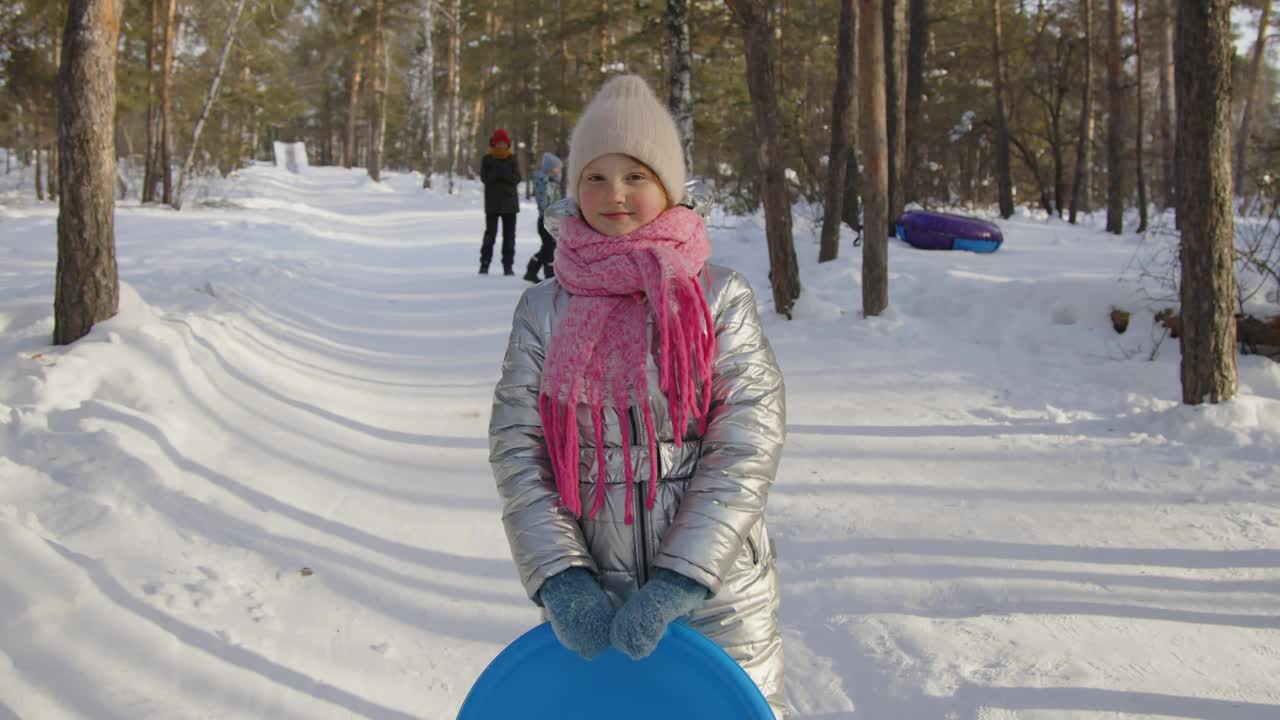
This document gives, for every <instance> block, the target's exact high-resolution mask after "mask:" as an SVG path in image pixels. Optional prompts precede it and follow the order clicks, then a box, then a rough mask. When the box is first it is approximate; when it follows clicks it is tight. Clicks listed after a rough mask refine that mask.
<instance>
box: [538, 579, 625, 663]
mask: <svg viewBox="0 0 1280 720" xmlns="http://www.w3.org/2000/svg"><path fill="white" fill-rule="evenodd" d="M538 597H539V598H540V599H541V600H542V604H543V606H544V607H546V609H547V619H549V620H550V621H551V629H552V630H554V631H555V633H556V637H557V638H558V639H559V640H560V644H561V645H564V646H565V647H566V648H568V649H569V650H572V651H574V652H576V653H578V654H579V655H581V656H582V657H584V658H586V659H587V660H591V659H593V658H595V657H596V656H598V655H599V654H600V653H602V652H604V651H605V650H607V649H608V648H609V627H610V625H611V624H612V623H613V614H614V609H613V603H611V602H609V596H608V595H607V594H605V591H604V590H603V589H602V588H601V587H600V583H599V582H598V581H597V580H596V578H595V576H594V575H592V574H591V572H590V571H589V570H584V569H583V568H569V569H568V570H565V571H564V572H561V573H557V574H555V575H552V576H551V577H549V578H547V580H546V582H544V583H542V589H541V590H539V591H538Z"/></svg>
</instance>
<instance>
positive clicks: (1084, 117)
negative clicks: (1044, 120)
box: [1068, 0, 1093, 225]
mask: <svg viewBox="0 0 1280 720" xmlns="http://www.w3.org/2000/svg"><path fill="white" fill-rule="evenodd" d="M1080 14H1081V16H1082V18H1081V21H1080V22H1081V24H1082V25H1084V72H1082V73H1081V83H1080V85H1081V93H1080V137H1079V141H1078V143H1079V144H1077V145H1076V172H1075V180H1074V181H1073V182H1072V184H1071V212H1070V213H1069V218H1068V219H1069V221H1070V222H1071V224H1072V225H1074V224H1075V222H1076V215H1077V214H1078V213H1080V212H1082V211H1083V212H1089V211H1090V210H1091V209H1092V207H1093V206H1092V203H1091V201H1090V195H1089V186H1090V184H1091V182H1092V180H1091V179H1090V176H1091V175H1092V171H1091V168H1092V166H1093V92H1092V90H1093V2H1092V0H1080Z"/></svg>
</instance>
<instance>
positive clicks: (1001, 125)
mask: <svg viewBox="0 0 1280 720" xmlns="http://www.w3.org/2000/svg"><path fill="white" fill-rule="evenodd" d="M1001 14H1002V13H1001V9H1000V0H991V62H992V65H993V68H992V72H993V74H994V76H995V126H996V128H995V129H996V187H997V189H998V192H999V194H1000V197H999V200H1000V217H1002V218H1009V217H1012V216H1013V174H1012V172H1013V171H1012V169H1011V168H1010V167H1009V125H1008V120H1007V118H1006V115H1005V107H1004V86H1005V82H1004V50H1003V48H1002V40H1003V38H1002V34H1003V32H1002V27H1003V24H1002V23H1001V17H1000V16H1001Z"/></svg>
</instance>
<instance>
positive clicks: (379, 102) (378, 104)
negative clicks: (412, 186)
mask: <svg viewBox="0 0 1280 720" xmlns="http://www.w3.org/2000/svg"><path fill="white" fill-rule="evenodd" d="M370 59H371V60H372V61H373V68H372V70H373V88H372V92H370V93H369V157H368V165H366V170H368V172H369V177H371V178H373V181H374V182H380V181H381V180H382V138H383V136H384V135H385V133H386V129H387V91H386V76H387V58H386V51H385V49H384V45H383V37H382V0H373V48H372V51H371V52H370Z"/></svg>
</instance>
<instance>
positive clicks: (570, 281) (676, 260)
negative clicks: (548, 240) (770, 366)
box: [538, 206, 716, 525]
mask: <svg viewBox="0 0 1280 720" xmlns="http://www.w3.org/2000/svg"><path fill="white" fill-rule="evenodd" d="M710 255H711V240H710V238H708V237H707V228H706V225H704V224H703V222H702V218H701V217H699V216H698V214H697V213H695V212H693V211H692V210H689V209H688V208H684V207H679V206H677V207H674V208H671V209H670V210H667V211H666V212H664V213H663V214H661V215H659V216H658V217H657V218H656V219H655V220H653V222H650V223H649V224H648V225H645V226H644V227H642V228H640V229H638V230H636V231H634V232H632V233H630V234H627V235H623V236H621V237H610V236H607V235H603V234H601V233H598V232H596V231H595V230H593V229H592V228H591V226H589V225H587V223H586V222H584V221H582V220H580V219H578V218H566V219H564V220H563V221H561V223H560V244H559V246H558V247H557V248H556V280H557V281H559V283H560V285H561V286H563V287H564V288H565V289H566V290H568V291H569V293H570V294H571V297H570V298H569V304H568V307H566V308H565V311H564V314H563V316H562V317H561V318H560V320H559V322H558V323H557V324H556V326H555V328H554V329H553V331H552V334H551V340H550V343H549V347H548V348H547V359H546V363H545V365H544V366H543V369H542V387H541V389H540V393H539V399H538V409H539V412H540V414H541V416H542V427H543V429H544V432H545V435H546V443H547V452H548V453H549V454H550V456H551V467H552V470H553V472H554V473H555V478H556V488H557V489H558V490H559V491H560V498H561V500H562V502H564V505H565V507H567V508H569V510H570V511H572V512H573V514H574V515H576V516H578V517H581V516H582V499H581V497H579V494H578V459H579V446H578V421H577V414H578V413H577V410H578V407H579V406H583V405H585V406H587V407H589V408H590V410H591V421H592V426H593V429H594V434H595V446H596V458H597V459H598V461H599V468H600V469H599V477H598V479H597V482H598V483H599V487H598V491H597V492H596V497H595V502H594V504H593V505H592V507H591V510H590V512H589V513H588V517H595V514H596V513H597V512H598V511H599V510H600V506H601V505H602V504H603V503H604V496H605V477H606V473H605V450H604V447H605V446H604V409H605V408H611V409H612V410H613V411H614V412H615V413H616V414H617V416H618V421H619V423H620V426H621V428H622V464H623V466H624V467H625V468H626V482H627V505H626V518H625V521H626V523H627V524H628V525H629V524H631V521H632V512H631V507H632V502H633V499H632V494H633V492H634V490H633V485H634V482H635V478H634V477H633V473H632V470H631V446H630V437H631V423H630V421H629V418H628V415H629V413H628V408H630V407H632V406H636V407H638V408H640V410H641V411H642V413H643V416H644V424H645V430H646V432H647V436H648V437H647V442H648V446H649V477H650V478H651V479H652V480H653V482H651V483H650V484H649V492H648V497H647V499H646V506H647V507H648V508H650V509H652V508H653V503H654V498H655V497H656V495H655V492H656V488H657V480H658V448H657V437H656V431H655V430H654V423H653V411H652V409H651V408H650V405H649V393H648V375H647V374H646V371H645V368H646V362H647V359H648V357H649V337H648V333H647V332H646V331H647V329H648V317H649V314H650V313H652V315H653V318H654V332H655V333H656V334H657V336H658V337H657V339H658V348H656V352H655V354H654V362H655V363H656V364H657V366H658V386H659V388H660V389H661V390H662V392H663V394H664V395H666V398H667V406H668V409H669V411H670V417H671V425H672V427H673V428H674V429H675V442H676V444H677V445H680V443H681V435H683V433H684V429H685V428H686V427H687V426H688V423H689V420H690V419H691V418H697V420H698V423H699V428H700V431H702V432H705V430H706V423H707V415H708V413H709V411H710V406H711V363H712V361H713V359H714V357H715V352H716V338H715V330H714V327H713V326H712V321H711V310H710V308H709V307H707V298H706V295H705V294H704V293H703V290H702V284H701V283H700V282H699V281H698V275H699V273H701V272H702V268H703V266H704V265H705V264H706V261H707V258H708V257H710ZM699 390H701V391H702V397H701V398H699V397H698V393H699Z"/></svg>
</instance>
